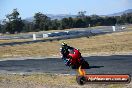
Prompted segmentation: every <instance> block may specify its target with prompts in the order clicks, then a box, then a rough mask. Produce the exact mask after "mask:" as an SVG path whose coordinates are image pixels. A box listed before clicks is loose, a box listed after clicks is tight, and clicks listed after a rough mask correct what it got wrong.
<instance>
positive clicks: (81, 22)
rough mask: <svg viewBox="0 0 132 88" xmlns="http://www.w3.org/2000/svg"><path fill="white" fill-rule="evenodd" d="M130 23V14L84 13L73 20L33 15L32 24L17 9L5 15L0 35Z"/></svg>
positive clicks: (79, 13)
mask: <svg viewBox="0 0 132 88" xmlns="http://www.w3.org/2000/svg"><path fill="white" fill-rule="evenodd" d="M131 23H132V13H127V14H123V15H121V16H111V17H108V16H98V15H91V16H87V15H86V11H80V12H78V14H77V16H76V17H75V18H72V17H69V18H63V19H61V20H58V19H54V20H53V19H51V18H50V17H48V16H46V15H45V14H43V13H41V12H38V13H35V15H34V20H33V22H29V21H27V20H23V19H22V18H21V17H20V13H19V12H18V11H17V9H13V12H12V13H11V14H8V15H6V19H4V20H3V21H2V23H1V24H0V33H10V34H14V33H21V32H37V31H48V30H64V29H69V28H86V27H93V26H113V25H117V24H118V25H123V24H131Z"/></svg>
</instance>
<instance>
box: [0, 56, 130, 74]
mask: <svg viewBox="0 0 132 88" xmlns="http://www.w3.org/2000/svg"><path fill="white" fill-rule="evenodd" d="M84 58H85V59H86V60H87V61H88V62H89V64H90V69H87V73H93V74H94V73H98V74H102V73H103V74H109V73H113V74H130V75H132V55H114V56H90V57H84ZM25 59H26V58H25ZM30 72H31V73H32V72H35V73H36V72H40V73H41V72H46V73H62V74H76V71H75V70H72V69H70V68H68V67H66V66H65V65H64V63H63V61H62V60H61V59H59V58H35V59H26V60H6V61H0V73H30Z"/></svg>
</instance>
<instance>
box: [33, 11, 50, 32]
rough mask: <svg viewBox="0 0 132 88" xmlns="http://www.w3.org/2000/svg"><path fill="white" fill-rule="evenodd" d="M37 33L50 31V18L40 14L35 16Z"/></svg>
mask: <svg viewBox="0 0 132 88" xmlns="http://www.w3.org/2000/svg"><path fill="white" fill-rule="evenodd" d="M34 19H35V20H34V23H35V31H40V30H49V26H50V18H49V17H47V16H46V15H44V14H42V13H41V12H38V13H36V14H35V15H34Z"/></svg>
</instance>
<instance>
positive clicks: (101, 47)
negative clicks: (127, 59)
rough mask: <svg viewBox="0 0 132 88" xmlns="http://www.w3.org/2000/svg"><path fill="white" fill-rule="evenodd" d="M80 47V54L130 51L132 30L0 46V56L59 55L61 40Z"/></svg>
mask: <svg viewBox="0 0 132 88" xmlns="http://www.w3.org/2000/svg"><path fill="white" fill-rule="evenodd" d="M23 41H26V40H0V42H1V43H6V42H23ZM63 41H65V42H66V43H68V45H70V46H73V47H76V48H78V49H80V51H81V53H82V54H85V53H88V54H92V53H101V52H105V53H116V52H132V32H131V31H130V32H120V33H112V34H106V35H99V36H92V37H90V38H87V37H82V38H76V39H67V40H60V41H57V40H56V41H47V42H37V43H32V44H22V45H14V46H12V45H8V46H0V57H17V56H18V57H20V56H54V55H57V56H58V55H59V48H60V44H61V42H63Z"/></svg>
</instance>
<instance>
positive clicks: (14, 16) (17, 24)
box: [5, 9, 24, 34]
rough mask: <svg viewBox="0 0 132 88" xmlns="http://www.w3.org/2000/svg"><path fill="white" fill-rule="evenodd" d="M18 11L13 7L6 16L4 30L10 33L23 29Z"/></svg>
mask: <svg viewBox="0 0 132 88" xmlns="http://www.w3.org/2000/svg"><path fill="white" fill-rule="evenodd" d="M19 15H20V14H19V12H18V11H17V9H13V12H12V13H11V14H8V15H7V16H6V18H7V20H6V21H5V30H6V31H7V32H9V33H11V34H14V33H15V32H17V33H20V32H21V31H22V30H23V26H24V24H23V22H22V20H21V17H19Z"/></svg>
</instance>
